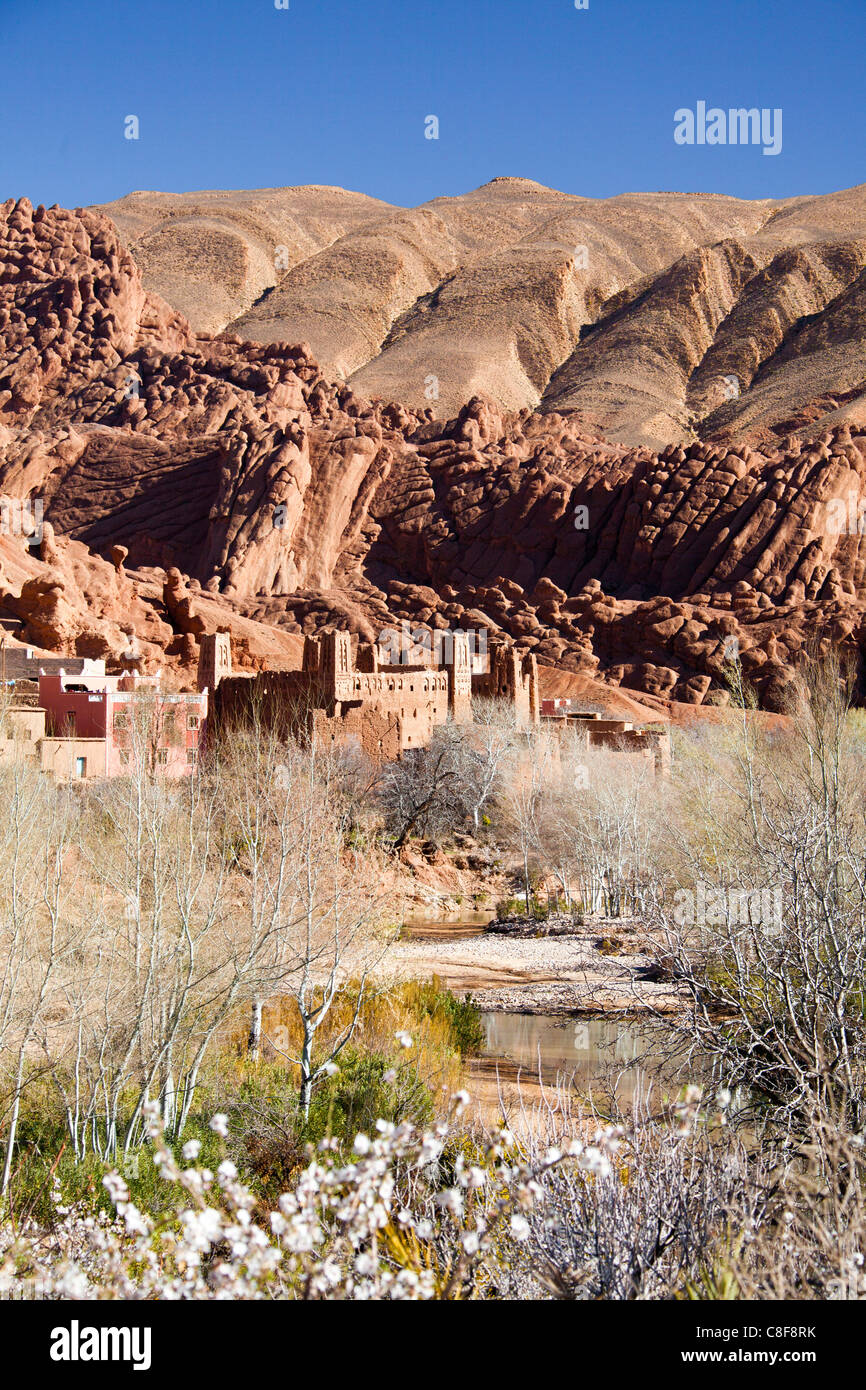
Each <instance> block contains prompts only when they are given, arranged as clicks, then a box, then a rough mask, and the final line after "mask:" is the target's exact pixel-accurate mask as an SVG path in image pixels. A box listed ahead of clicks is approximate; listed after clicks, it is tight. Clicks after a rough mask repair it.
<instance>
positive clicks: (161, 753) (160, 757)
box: [156, 748, 168, 765]
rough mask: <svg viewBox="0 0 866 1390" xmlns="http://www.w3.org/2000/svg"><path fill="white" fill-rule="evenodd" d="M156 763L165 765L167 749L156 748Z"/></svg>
mask: <svg viewBox="0 0 866 1390" xmlns="http://www.w3.org/2000/svg"><path fill="white" fill-rule="evenodd" d="M156 761H157V762H158V763H162V764H163V765H164V764H165V763H167V762H168V749H167V748H158V749H157V750H156Z"/></svg>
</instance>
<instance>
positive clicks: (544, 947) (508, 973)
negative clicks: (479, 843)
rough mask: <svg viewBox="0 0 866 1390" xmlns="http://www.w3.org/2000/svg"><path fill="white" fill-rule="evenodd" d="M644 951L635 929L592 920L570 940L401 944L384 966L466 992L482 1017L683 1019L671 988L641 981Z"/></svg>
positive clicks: (678, 995) (646, 962) (646, 960)
mask: <svg viewBox="0 0 866 1390" xmlns="http://www.w3.org/2000/svg"><path fill="white" fill-rule="evenodd" d="M443 930H444V929H443ZM599 943H601V945H599ZM646 948H647V941H646V935H645V933H643V932H641V931H640V930H639V929H638V928H637V927H636V925H635V924H634V923H623V922H621V921H619V920H616V921H613V920H595V921H592V922H587V923H585V925H584V927H583V928H581V929H580V930H579V931H578V932H577V933H576V934H574V935H570V936H550V937H522V936H507V935H499V934H493V933H485V934H482V935H479V936H468V937H467V936H463V937H456V938H455V939H454V940H453V941H450V940H447V939H439V940H436V941H433V940H427V941H425V940H423V939H422V940H416V941H401V942H399V943H398V944H397V945H396V946H394V947H393V948H392V949H391V950H390V951H389V952H388V955H387V957H386V959H385V962H384V963H383V966H384V969H385V970H386V971H387V972H388V973H390V974H395V975H397V976H398V977H399V978H402V979H409V978H429V977H430V976H431V975H436V976H438V978H439V979H440V980H441V981H442V983H443V984H444V985H446V986H447V987H448V988H449V989H452V990H454V991H455V993H459V994H463V993H466V992H471V994H472V995H473V997H474V999H475V1001H476V1003H477V1004H478V1007H479V1008H480V1009H482V1010H485V1011H487V1012H507V1013H530V1014H553V1015H555V1014H560V1015H569V1014H596V1015H597V1014H622V1013H628V1014H641V1013H653V1014H654V1013H676V1012H679V1011H681V1010H682V1009H683V1008H684V1007H685V1005H686V1000H685V998H684V997H683V994H682V992H681V991H680V990H679V989H678V987H677V986H676V984H675V983H671V982H667V981H657V980H646V979H642V978H641V976H642V973H643V972H644V971H646V970H647V969H648V968H649V967H650V965H651V963H652V958H651V956H650V954H649V953H648V951H647V949H646Z"/></svg>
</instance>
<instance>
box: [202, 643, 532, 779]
mask: <svg viewBox="0 0 866 1390" xmlns="http://www.w3.org/2000/svg"><path fill="white" fill-rule="evenodd" d="M199 653H200V655H199V688H200V689H202V690H205V689H206V690H207V691H208V697H209V700H210V704H211V718H212V723H213V727H214V728H215V729H216V728H219V727H223V728H225V727H227V726H228V727H230V726H231V725H232V724H233V723H237V722H244V721H248V720H249V719H251V718H256V719H260V720H261V721H262V723H263V724H266V725H267V726H268V727H271V728H277V729H279V730H280V731H281V732H282V733H284V734H285V735H286V736H288V735H294V736H300V737H302V738H303V739H305V740H316V741H319V742H321V743H323V744H329V743H334V742H342V743H346V742H350V743H355V744H356V746H357V747H359V748H360V749H362V750H363V751H364V752H365V753H366V754H367V755H368V756H370V757H372V758H374V759H376V760H386V759H393V758H399V757H401V756H402V755H403V754H404V753H407V752H409V751H411V750H412V749H414V748H423V747H424V746H425V745H426V744H428V743H429V742H430V739H431V738H432V736H433V730H434V729H435V728H436V726H437V725H439V724H444V723H446V722H447V720H448V719H449V717H450V718H451V719H453V720H454V721H455V722H456V723H459V724H469V723H471V722H472V697H473V695H476V696H492V697H495V698H497V699H505V700H509V701H510V702H511V703H512V704H513V706H514V708H515V710H516V711H517V713H518V716H519V717H520V718H522V719H526V720H531V721H533V722H537V721H538V711H539V703H538V673H537V669H536V665H535V659H534V657H531V656H526V655H525V654H522V653H520V652H519V651H518V650H517V649H516V648H514V647H513V646H512V644H511V643H510V642H504V641H500V640H498V639H493V641H492V642H491V644H490V669H489V671H488V672H485V673H473V670H472V653H471V649H470V640H469V634H468V633H463V632H455V633H453V634H452V640H450V641H449V642H447V643H442V644H439V645H438V646H437V647H436V649H435V651H431V652H425V651H424V650H423V649H422V650H421V651H420V652H418V653H417V656H418V658H419V659H418V660H414V661H410V662H405V661H401V662H399V663H383V662H382V661H381V660H380V649H379V647H378V646H377V645H376V644H371V643H365V642H359V643H358V644H357V647H355V646H354V645H353V641H352V635H351V633H349V632H336V631H333V630H330V631H325V632H322V633H321V634H319V635H318V636H316V637H307V638H306V639H305V641H304V656H303V666H302V669H301V670H300V671H264V672H260V673H258V674H257V675H255V676H233V675H232V674H231V665H230V662H231V653H230V649H229V646H228V636H227V634H225V633H214V634H203V635H202V638H201V644H200V648H199Z"/></svg>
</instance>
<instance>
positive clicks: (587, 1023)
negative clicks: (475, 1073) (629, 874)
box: [404, 913, 693, 1105]
mask: <svg viewBox="0 0 866 1390" xmlns="http://www.w3.org/2000/svg"><path fill="white" fill-rule="evenodd" d="M487 921H489V914H484V913H472V914H468V913H467V914H466V915H465V916H464V917H463V918H462V919H461V920H460V921H459V922H457V921H442V920H438V921H435V920H434V921H417V922H408V923H406V925H405V927H404V936H405V938H406V939H408V940H415V941H418V940H427V941H431V942H432V941H436V940H439V941H453V940H456V939H461V938H463V939H465V938H468V937H475V936H482V935H483V931H481V930H480V928H481V927H483V926H484V925H485V923H486V922H487ZM481 1017H482V1022H483V1025H484V1037H485V1041H484V1049H483V1055H484V1056H485V1057H487V1058H489V1059H490V1060H491V1062H495V1061H496V1060H497V1059H500V1060H502V1061H503V1062H505V1063H511V1064H513V1065H515V1066H517V1067H519V1068H520V1070H521V1072H522V1073H524V1074H525V1076H526V1079H527V1080H530V1079H532V1078H535V1079H537V1078H538V1076H539V1072H540V1075H541V1079H542V1080H543V1081H544V1082H545V1083H547V1084H550V1083H552V1082H555V1081H556V1080H557V1077H559V1078H561V1079H562V1080H563V1081H569V1082H570V1083H571V1084H572V1085H574V1086H575V1087H576V1088H577V1090H579V1091H581V1092H582V1093H584V1094H586V1093H587V1092H588V1091H590V1089H591V1088H592V1087H594V1086H595V1087H601V1086H602V1084H603V1083H604V1084H608V1085H609V1084H613V1085H614V1086H615V1089H616V1093H617V1096H618V1098H619V1101H620V1104H623V1105H629V1104H631V1102H632V1100H633V1098H634V1096H635V1093H636V1091H638V1090H640V1091H641V1092H645V1091H646V1089H647V1085H648V1083H649V1082H652V1083H653V1085H654V1088H655V1087H660V1088H661V1089H662V1090H664V1091H665V1092H667V1093H668V1094H670V1092H671V1089H672V1087H674V1088H675V1086H676V1084H677V1083H678V1082H679V1083H681V1082H683V1081H687V1080H691V1079H693V1078H692V1077H691V1076H682V1077H679V1078H678V1077H677V1072H676V1069H675V1068H674V1069H671V1068H669V1067H666V1066H665V1065H664V1064H663V1060H662V1058H661V1056H660V1055H659V1038H658V1034H657V1032H656V1033H654V1032H652V1031H651V1030H650V1029H649V1027H648V1026H647V1025H646V1024H643V1025H641V1023H640V1022H638V1021H636V1020H634V1019H624V1018H582V1019H576V1018H561V1017H551V1016H549V1015H546V1014H523V1013H499V1012H497V1013H485V1014H482V1016H481ZM504 1070H505V1068H503V1071H504ZM511 1070H512V1067H508V1071H509V1072H511ZM654 1094H655V1096H656V1098H657V1097H658V1090H654Z"/></svg>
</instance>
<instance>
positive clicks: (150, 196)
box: [102, 178, 866, 449]
mask: <svg viewBox="0 0 866 1390" xmlns="http://www.w3.org/2000/svg"><path fill="white" fill-rule="evenodd" d="M102 211H104V212H106V213H108V214H109V216H111V217H112V219H113V220H114V222H115V224H116V226H117V227H118V228H119V230H120V233H121V236H122V237H123V239H124V241H125V243H126V244H127V245H128V247H129V249H130V251H131V253H132V255H133V258H134V259H135V261H136V263H137V264H138V266H139V267H140V269H141V272H142V279H143V283H144V285H145V287H146V288H147V289H149V290H152V291H154V292H155V293H157V294H159V295H161V296H163V297H164V298H165V299H167V300H168V302H169V303H170V304H172V305H173V306H174V307H175V308H177V309H178V310H180V311H181V312H183V313H184V314H185V315H186V316H187V317H188V319H189V321H190V323H191V324H192V327H193V328H194V329H195V330H197V331H206V332H218V331H222V330H229V331H232V332H235V333H238V334H240V335H242V336H243V337H244V338H249V339H251V340H253V341H255V342H260V343H269V342H274V341H286V340H288V341H291V342H297V341H300V340H304V341H307V342H308V343H309V344H310V345H311V348H312V354H313V356H314V357H315V359H316V360H317V361H318V362H319V363H320V365H321V368H322V371H323V373H324V374H325V375H326V376H328V377H329V378H335V379H340V380H345V381H347V382H348V383H349V384H350V385H351V386H352V388H353V389H354V390H356V391H358V392H360V393H361V394H363V395H367V396H382V397H385V398H386V399H391V400H399V401H402V402H404V403H405V404H406V405H408V406H410V407H412V408H424V407H426V406H428V405H429V406H431V407H432V409H433V413H434V416H435V417H436V418H437V419H443V420H445V419H447V418H448V417H449V416H454V415H456V414H457V412H458V411H459V409H460V407H461V406H462V405H463V404H465V402H466V401H467V400H469V399H470V398H471V397H472V396H473V395H476V394H484V395H487V396H489V397H490V398H491V399H492V400H494V401H495V402H496V403H497V404H498V405H500V406H501V407H503V408H505V409H509V410H519V409H521V408H524V407H529V408H530V409H535V408H539V409H541V410H542V411H545V412H549V411H564V410H578V411H580V412H581V414H582V415H583V416H584V418H585V420H586V421H587V422H588V423H590V424H592V425H595V426H598V427H600V428H601V429H603V431H604V432H605V434H606V435H607V437H608V438H610V439H614V440H617V441H618V442H622V443H626V444H646V445H648V446H650V447H652V448H656V449H658V448H663V447H664V446H665V445H666V444H670V443H677V444H684V443H688V442H690V441H692V440H694V439H696V438H700V439H703V440H710V439H720V440H723V441H725V442H732V441H735V440H738V439H742V438H744V437H746V436H748V438H749V441H750V442H752V443H756V444H760V443H762V442H766V440H767V438H768V435H769V436H770V437H771V436H772V434H773V433H774V432H775V433H776V434H778V433H779V431H780V430H781V431H782V432H783V433H784V432H785V430H786V428H787V424H788V421H789V419H790V418H791V417H792V416H795V415H798V414H800V413H801V412H803V411H805V410H807V409H808V410H811V411H812V413H813V416H814V418H815V419H820V420H822V421H823V422H825V423H826V424H827V425H828V426H829V425H832V424H834V423H836V421H837V420H839V419H852V420H854V421H855V423H857V424H866V367H864V365H863V361H862V354H861V351H860V344H861V342H862V339H863V336H864V334H863V328H864V296H866V274H864V267H866V185H863V186H861V187H859V188H854V189H849V190H847V191H844V192H841V193H833V194H827V195H825V196H823V197H815V198H809V197H801V198H790V199H786V200H781V201H772V200H761V201H757V202H745V201H742V200H739V199H736V198H727V197H721V196H716V195H707V194H693V193H653V194H648V193H640V194H623V195H621V196H619V197H616V198H609V199H602V200H597V199H591V198H580V197H574V196H572V195H568V194H565V193H558V192H557V191H556V190H554V189H550V188H544V187H542V186H541V185H540V184H537V183H533V182H531V181H530V180H529V179H513V178H501V179H494V180H493V182H492V183H489V184H486V185H485V186H484V187H482V188H479V189H476V190H475V191H474V192H471V193H467V194H464V195H462V196H460V197H454V198H434V199H433V200H432V201H431V202H429V203H425V204H423V205H422V206H420V207H417V208H397V207H391V206H390V205H388V204H386V203H381V202H378V201H376V200H374V199H372V198H366V197H363V196H362V195H360V194H355V193H347V192H345V191H344V190H343V189H337V188H285V189H265V190H260V191H258V192H233V193H232V192H209V193H189V194H180V195H175V194H165V193H132V194H130V195H129V196H128V197H126V198H122V199H120V200H119V201H118V202H115V203H111V204H108V205H106V206H105V207H104V208H103V209H102Z"/></svg>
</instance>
